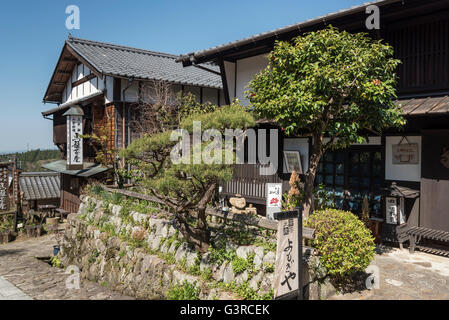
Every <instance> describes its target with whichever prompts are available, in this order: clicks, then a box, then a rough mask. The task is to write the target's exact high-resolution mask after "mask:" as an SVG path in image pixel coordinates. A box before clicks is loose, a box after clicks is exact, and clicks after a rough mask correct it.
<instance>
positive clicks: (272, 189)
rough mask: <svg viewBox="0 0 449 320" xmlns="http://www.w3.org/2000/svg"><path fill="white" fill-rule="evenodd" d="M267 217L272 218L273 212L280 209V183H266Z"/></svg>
mask: <svg viewBox="0 0 449 320" xmlns="http://www.w3.org/2000/svg"><path fill="white" fill-rule="evenodd" d="M266 185H267V186H266V188H267V189H266V191H267V193H266V196H267V218H268V219H270V220H273V213H275V212H279V211H281V209H282V183H267V184H266Z"/></svg>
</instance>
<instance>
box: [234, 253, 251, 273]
mask: <svg viewBox="0 0 449 320" xmlns="http://www.w3.org/2000/svg"><path fill="white" fill-rule="evenodd" d="M231 264H232V270H233V271H234V273H236V274H239V273H242V272H243V271H245V270H246V269H248V267H249V263H248V261H247V260H246V259H244V258H241V257H235V258H234V259H233V260H232V261H231Z"/></svg>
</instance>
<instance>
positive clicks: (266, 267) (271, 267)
mask: <svg viewBox="0 0 449 320" xmlns="http://www.w3.org/2000/svg"><path fill="white" fill-rule="evenodd" d="M263 269H264V271H265V272H267V273H273V272H274V264H273V263H266V262H265V263H264V264H263Z"/></svg>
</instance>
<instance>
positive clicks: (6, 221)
mask: <svg viewBox="0 0 449 320" xmlns="http://www.w3.org/2000/svg"><path fill="white" fill-rule="evenodd" d="M13 227H14V219H13V216H12V215H4V216H0V233H4V232H8V231H12V230H13Z"/></svg>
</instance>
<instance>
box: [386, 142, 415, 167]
mask: <svg viewBox="0 0 449 320" xmlns="http://www.w3.org/2000/svg"><path fill="white" fill-rule="evenodd" d="M392 148H393V164H418V163H419V153H418V150H419V148H418V144H417V143H401V144H394V145H392Z"/></svg>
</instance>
